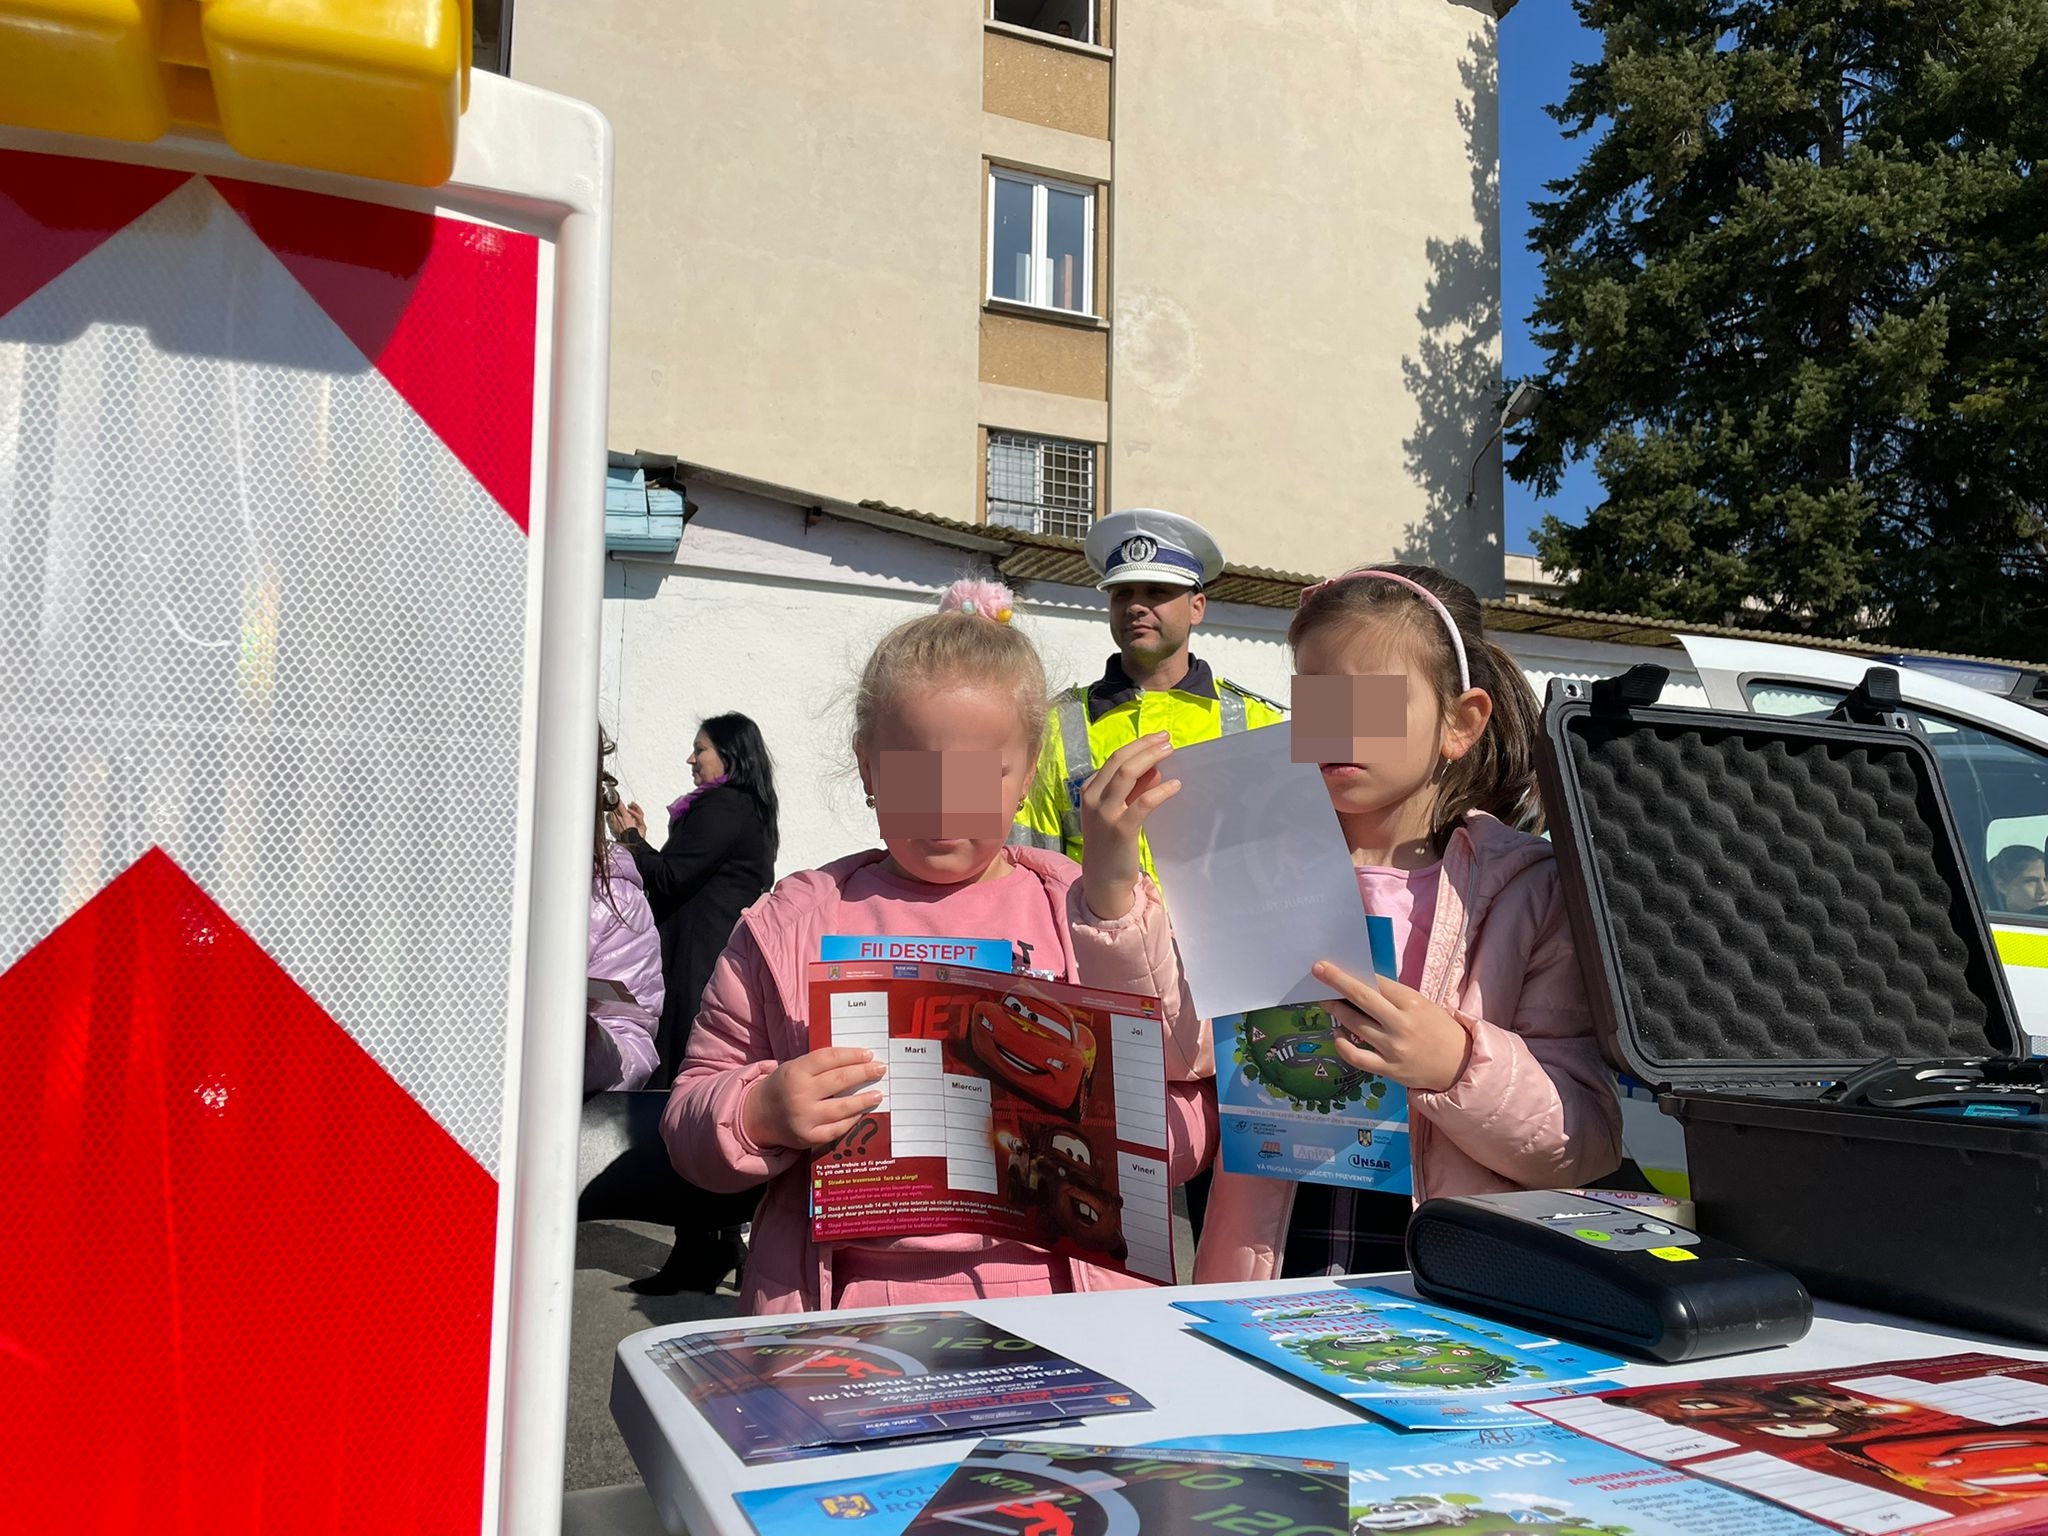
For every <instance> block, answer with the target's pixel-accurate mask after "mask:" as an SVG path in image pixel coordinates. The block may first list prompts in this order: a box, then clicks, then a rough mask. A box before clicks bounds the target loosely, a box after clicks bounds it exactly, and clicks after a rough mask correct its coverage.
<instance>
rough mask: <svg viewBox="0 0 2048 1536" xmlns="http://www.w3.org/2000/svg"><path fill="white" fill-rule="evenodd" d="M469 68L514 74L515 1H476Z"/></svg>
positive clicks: (472, 21)
mask: <svg viewBox="0 0 2048 1536" xmlns="http://www.w3.org/2000/svg"><path fill="white" fill-rule="evenodd" d="M470 21H471V26H472V31H471V37H470V65H471V67H472V68H474V69H487V70H489V71H490V72H491V73H492V74H494V75H509V74H511V73H512V0H475V5H474V6H473V7H472V9H471V12H470Z"/></svg>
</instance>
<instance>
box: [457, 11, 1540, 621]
mask: <svg viewBox="0 0 2048 1536" xmlns="http://www.w3.org/2000/svg"><path fill="white" fill-rule="evenodd" d="M500 15H501V17H502V18H504V19H503V23H502V33H501V35H500V36H499V37H498V38H497V40H496V44H497V47H496V54H497V56H498V57H501V58H508V59H509V70H510V72H511V73H512V74H513V75H515V76H516V77H518V78H521V79H525V80H529V81H532V82H533V83H535V84H539V85H543V86H546V87H548V88H550V89H553V90H559V91H563V92H566V93H568V94H571V95H574V96H579V97H582V98H584V99H585V100H588V101H591V102H594V103H595V104H597V105H598V106H599V107H600V108H602V109H603V110H604V112H605V113H606V114H607V116H608V117H609V118H610V119H611V121H612V124H613V126H614V128H615V130H616V133H617V179H618V202H617V208H618V215H617V226H616V237H615V238H616V243H615V262H614V271H613V347H612V359H613V362H612V392H611V422H612V431H611V446H612V447H613V448H615V449H621V450H646V451H649V452H653V453H661V454H670V455H676V456H680V457H686V458H687V459H689V460H691V461H694V462H696V463H699V464H710V465H715V466H717V467H718V468H720V469H723V470H728V471H731V472H733V473H736V474H742V475H748V476H752V477H756V478H758V479H761V480H765V481H770V482H773V483H776V484H782V485H790V486H803V487H809V488H813V489H815V490H817V491H819V492H820V493H822V494H827V495H830V496H833V497H837V498H841V499H843V500H845V501H849V502H860V501H867V500H875V501H881V502H886V503H890V504H892V505H897V506H904V507H914V508H918V509H921V510H924V511H927V512H931V513H934V514H937V515H941V516H945V517H949V518H954V519H960V520H964V521H980V522H992V523H996V524H998V525H1003V526H1008V527H1016V528H1028V529H1035V530H1038V531H1042V532H1046V533H1055V534H1071V535H1078V534H1081V533H1084V532H1085V531H1086V528H1087V525H1088V524H1089V523H1090V522H1091V521H1092V520H1093V518H1094V517H1096V516H1098V515H1100V514H1101V513H1103V512H1105V511H1107V510H1109V509H1111V508H1112V507H1117V506H1131V505H1152V506H1165V507H1171V508H1174V509H1176V510H1180V511H1184V512H1187V513H1189V514H1190V515H1192V516H1195V517H1198V518H1200V519H1201V520H1202V521H1203V522H1205V523H1206V524H1207V525H1208V526H1210V527H1211V528H1212V529H1213V530H1214V531H1215V532H1216V534H1217V535H1218V537H1219V539H1220V540H1221V541H1222V542H1223V544H1224V546H1225V549H1226V550H1227V552H1228V553H1229V554H1230V556H1231V557H1232V559H1233V560H1237V561H1241V562H1244V563H1246V564H1251V565H1258V566H1264V567H1269V568H1275V569H1280V570H1290V571H1307V572H1322V571H1327V570H1330V569H1334V568H1337V567H1340V566H1342V565H1344V564H1347V563H1349V562H1351V561H1353V560H1357V559H1363V558H1384V557H1386V556H1389V555H1394V554H1405V555H1408V556H1410V557H1415V558H1422V559H1428V560H1432V561H1434V562H1436V563H1439V564H1443V565H1446V566H1448V567H1451V568H1453V569H1456V570H1457V571H1459V572H1460V573H1461V574H1463V575H1465V576H1466V577H1467V578H1468V579H1470V580H1472V581H1473V582H1474V583H1475V584H1476V585H1478V586H1479V587H1480V588H1481V590H1482V591H1485V592H1487V593H1498V592H1499V591H1500V590H1501V581H1502V575H1501V553H1502V551H1501V501H1500V478H1499V452H1498V446H1497V445H1492V446H1488V445H1487V443H1486V439H1487V437H1488V435H1489V429H1490V428H1491V426H1492V424H1493V422H1494V419H1495V417H1494V411H1495V409H1496V406H1497V389H1498V375H1499V338H1500V317H1499V279H1498V272H1499V252H1498V245H1497V228H1498V219H1497V183H1496V179H1495V163H1496V162H1495V142H1494V139H1495V130H1494V122H1495V76H1494V28H1495V23H1496V18H1495V14H1494V11H1493V9H1492V7H1491V5H1489V4H1488V3H1487V0H1373V3H1370V4H1366V3H1361V0H747V3H745V4H736V3H733V0H519V3H518V6H517V10H516V14H515V13H513V12H511V11H510V9H509V8H507V9H506V10H505V11H503V12H501V13H500Z"/></svg>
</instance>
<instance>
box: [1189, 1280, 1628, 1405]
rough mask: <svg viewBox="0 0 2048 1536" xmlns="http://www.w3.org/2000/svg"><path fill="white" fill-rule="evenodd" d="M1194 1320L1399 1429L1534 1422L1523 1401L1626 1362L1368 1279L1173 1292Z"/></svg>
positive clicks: (1597, 1380)
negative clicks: (1193, 1297)
mask: <svg viewBox="0 0 2048 1536" xmlns="http://www.w3.org/2000/svg"><path fill="white" fill-rule="evenodd" d="M1174 1305H1175V1306H1176V1307H1178V1308H1179V1309H1180V1310H1181V1311H1183V1312H1186V1313H1188V1314H1189V1315H1191V1316H1193V1317H1195V1318H1198V1319H1200V1321H1199V1322H1197V1323H1196V1324H1195V1325H1194V1327H1193V1330H1192V1331H1194V1332H1196V1333H1199V1334H1201V1335H1202V1336H1203V1337H1204V1338H1207V1339H1213V1340H1214V1341H1215V1342H1217V1343H1219V1344H1223V1345H1226V1346H1228V1347H1229V1348H1231V1349H1234V1350H1236V1351H1238V1352H1239V1353H1240V1354H1244V1355H1249V1356H1251V1357H1252V1358H1253V1359H1255V1360H1260V1361H1263V1362H1265V1363H1266V1364H1268V1365H1272V1366H1277V1367H1278V1368H1279V1369H1281V1370H1283V1371H1285V1372H1287V1373H1288V1374H1289V1375H1291V1376H1294V1377H1296V1378H1298V1379H1299V1380H1302V1381H1305V1382H1307V1383H1308V1384H1309V1385H1310V1386H1313V1387H1316V1388H1318V1389H1320V1390H1321V1391H1324V1392H1327V1393H1329V1394H1330V1395H1331V1396H1332V1397H1337V1398H1341V1399H1342V1400H1343V1401H1345V1402H1347V1403H1350V1404H1351V1405H1352V1406H1353V1407H1356V1408H1363V1409H1365V1410H1366V1411H1367V1412H1369V1413H1373V1414H1376V1415H1377V1416H1379V1417H1380V1418H1383V1419H1386V1420H1388V1421H1389V1422H1390V1423H1393V1424H1397V1425H1399V1426H1401V1427H1402V1428H1404V1429H1471V1428H1474V1427H1475V1426H1477V1425H1481V1424H1529V1423H1534V1422H1537V1421H1536V1419H1535V1418H1534V1416H1533V1415H1532V1414H1530V1413H1529V1412H1528V1411H1527V1410H1525V1409H1523V1408H1520V1407H1517V1406H1516V1404H1517V1403H1519V1402H1526V1401H1528V1400H1529V1399H1532V1398H1538V1397H1544V1396H1551V1395H1560V1394H1567V1393H1578V1392H1587V1391H1597V1390H1599V1389H1601V1388H1603V1387H1607V1386H1611V1385H1612V1384H1613V1380H1612V1379H1613V1376H1614V1373H1616V1372H1618V1371H1620V1370H1621V1369H1622V1366H1623V1362H1622V1361H1620V1360H1617V1359H1615V1358H1614V1357H1613V1356H1611V1355H1603V1354H1600V1353H1599V1352H1597V1351H1595V1350H1590V1349H1584V1348H1581V1347H1580V1346H1578V1345H1576V1344H1566V1343H1562V1342H1560V1341H1559V1340H1557V1339H1551V1338H1545V1337H1544V1336H1542V1335H1541V1334H1535V1333H1525V1332H1523V1331H1522V1330H1521V1329H1519V1328H1511V1327H1509V1326H1508V1325H1507V1324H1505V1323H1496V1322H1492V1321H1489V1320H1487V1319H1484V1318H1478V1317H1474V1316H1472V1315H1470V1314H1469V1313H1464V1312H1455V1311H1452V1310H1451V1309H1449V1308H1446V1307H1436V1306H1431V1305H1430V1304H1429V1303H1427V1302H1421V1301H1414V1300H1411V1299H1409V1298H1408V1297H1406V1296H1396V1295H1393V1294H1392V1293H1390V1292H1387V1291H1380V1290H1372V1289H1367V1288H1365V1287H1357V1288H1352V1287H1348V1286H1347V1287H1344V1288H1341V1289H1335V1290H1328V1291H1306V1292H1299V1293H1296V1294H1294V1295H1289V1296H1284V1297H1258V1296H1248V1297H1242V1298H1240V1299H1238V1300H1236V1301H1177V1302H1175V1303H1174Z"/></svg>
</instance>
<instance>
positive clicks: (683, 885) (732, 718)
mask: <svg viewBox="0 0 2048 1536" xmlns="http://www.w3.org/2000/svg"><path fill="white" fill-rule="evenodd" d="M690 777H691V779H692V780H693V781H694V783H695V785H696V788H694V789H692V790H691V791H690V792H689V793H688V794H686V795H684V796H683V797H682V798H681V799H679V800H677V801H676V802H675V804H673V805H671V806H670V807H669V808H668V839H667V841H665V842H664V843H663V844H662V845H661V847H660V849H659V850H658V851H657V850H656V849H655V848H654V847H653V846H652V845H651V844H650V843H648V842H647V840H646V834H647V818H646V816H645V814H644V813H643V812H642V811H641V809H640V807H639V806H638V805H629V806H627V807H626V808H625V809H624V810H623V811H620V812H618V813H616V815H615V816H614V818H613V821H612V830H613V831H614V832H615V833H616V834H617V835H618V838H619V843H620V845H621V846H622V847H624V848H625V849H626V850H627V851H628V852H630V853H631V854H632V856H633V862H634V864H635V865H636V866H638V868H639V870H640V879H641V881H642V883H643V884H644V885H645V886H646V888H647V902H648V905H649V906H650V907H652V908H653V909H654V921H655V926H656V928H657V929H659V930H660V933H661V962H662V973H663V975H664V977H665V978H666V980H667V983H668V992H667V995H666V996H665V998H664V999H663V1001H662V1008H661V1021H660V1023H659V1025H658V1026H657V1027H656V1029H655V1036H654V1043H655V1049H656V1050H657V1051H658V1052H659V1053H660V1056H661V1061H660V1064H659V1065H658V1066H657V1067H656V1068H655V1071H654V1075H653V1076H652V1077H651V1078H649V1079H648V1083H647V1086H648V1087H649V1088H662V1089H665V1088H668V1087H669V1086H671V1085H672V1084H673V1083H674V1081H675V1075H676V1071H677V1069H678V1068H679V1067H681V1065H682V1062H683V1052H684V1051H685V1050H686V1049H688V1047H689V1044H690V1027H691V1026H692V1025H693V1024H695V1023H696V1022H697V1007H698V1004H699V1002H700V1001H701V1000H702V998H703V996H704V988H705V985H706V984H707V983H708V982H709V981H710V980H711V969H712V967H713V966H715V965H716V964H717V963H718V957H719V956H720V955H721V954H723V953H724V952H725V946H726V943H727V941H729V940H730V939H731V938H732V931H733V929H734V927H736V926H737V925H738V923H739V920H740V913H742V912H743V911H745V910H746V909H747V908H748V907H750V906H752V905H753V904H754V903H755V902H757V901H759V900H760V899H761V897H762V896H763V895H764V894H766V892H767V890H768V888H769V887H770V886H771V885H773V884H774V883H775V849H776V844H777V841H778V839H777V835H776V817H777V805H776V799H775V770H774V765H773V764H772V763H771V762H770V761H769V757H768V748H767V745H766V743H764V742H763V741H762V740H761V731H760V728H759V727H758V726H756V725H755V724H754V722H753V721H751V720H749V719H748V718H747V717H746V716H745V715H713V716H712V717H711V718H710V719H709V720H706V721H705V722H704V723H703V724H702V725H701V726H699V727H698V730H697V740H696V744H695V746H694V747H693V748H692V749H691V752H690ZM692 1195H693V1198H692V1200H691V1201H690V1202H689V1204H690V1207H691V1208H692V1209H693V1210H698V1211H699V1212H700V1215H699V1219H698V1220H697V1221H696V1222H694V1223H693V1224H692V1225H691V1226H689V1227H678V1228H677V1229H676V1245H675V1248H674V1249H673V1250H672V1251H671V1252H670V1254H669V1256H668V1259H667V1261H666V1262H665V1263H664V1264H663V1265H662V1266H661V1269H660V1270H659V1271H658V1272H657V1273H655V1274H652V1275H649V1276H647V1277H646V1278H645V1279H641V1280H635V1281H632V1282H630V1283H631V1286H632V1289H634V1290H636V1291H639V1292H641V1293H642V1294H645V1295H672V1294H674V1293H675V1292H677V1291H681V1290H693V1291H696V1290H701V1291H709V1290H713V1289H715V1288H716V1287H717V1285H718V1282H719V1281H720V1280H722V1279H724V1278H725V1276H726V1275H727V1274H728V1273H730V1272H731V1271H732V1270H733V1269H734V1267H736V1266H737V1265H738V1264H740V1263H742V1262H743V1261H744V1259H745V1252H744V1250H743V1249H742V1247H741V1245H740V1240H739V1226H740V1224H741V1223H742V1222H745V1221H746V1220H747V1219H748V1218H749V1217H750V1216H751V1215H752V1214H753V1207H754V1203H755V1201H756V1199H757V1198H758V1197H759V1195H760V1191H759V1190H748V1191H745V1192H744V1193H742V1194H740V1195H712V1194H709V1193H706V1192H704V1191H699V1190H694V1188H693V1189H692Z"/></svg>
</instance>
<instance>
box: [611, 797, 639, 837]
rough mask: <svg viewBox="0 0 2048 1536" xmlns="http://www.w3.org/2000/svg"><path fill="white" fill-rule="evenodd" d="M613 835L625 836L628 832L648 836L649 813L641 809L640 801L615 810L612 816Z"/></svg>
mask: <svg viewBox="0 0 2048 1536" xmlns="http://www.w3.org/2000/svg"><path fill="white" fill-rule="evenodd" d="M610 821H611V826H612V836H613V837H624V836H625V835H626V834H627V833H628V832H632V833H635V834H637V835H638V836H640V837H642V838H644V837H646V836H647V813H646V812H645V811H643V810H641V809H640V802H639V801H637V800H635V801H634V802H633V803H632V804H631V805H628V806H625V807H624V808H622V809H620V810H616V811H613V812H612V813H611V817H610Z"/></svg>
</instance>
